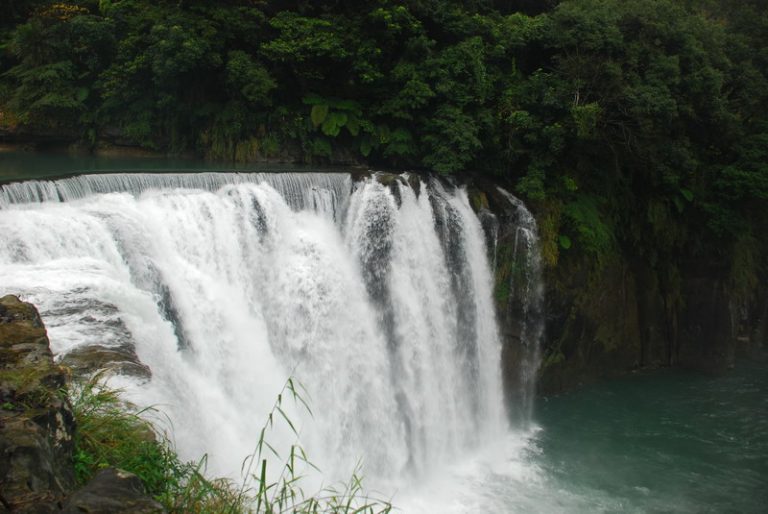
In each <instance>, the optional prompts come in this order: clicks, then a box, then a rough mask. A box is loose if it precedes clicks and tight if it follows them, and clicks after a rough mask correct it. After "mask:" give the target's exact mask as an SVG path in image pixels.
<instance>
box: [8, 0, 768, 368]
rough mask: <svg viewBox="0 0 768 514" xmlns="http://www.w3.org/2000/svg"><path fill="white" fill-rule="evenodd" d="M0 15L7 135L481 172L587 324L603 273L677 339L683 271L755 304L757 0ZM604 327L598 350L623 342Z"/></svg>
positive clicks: (767, 125)
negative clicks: (533, 221)
mask: <svg viewBox="0 0 768 514" xmlns="http://www.w3.org/2000/svg"><path fill="white" fill-rule="evenodd" d="M11 6H12V7H11V9H10V14H9V15H8V16H5V17H4V18H3V20H2V21H0V48H1V49H2V50H3V51H2V53H1V54H0V70H1V71H2V75H0V99H4V100H0V101H1V102H2V103H3V104H2V106H0V111H1V113H0V131H4V132H5V133H6V134H23V133H37V134H40V133H55V134H57V135H58V137H61V136H62V135H64V137H65V138H68V139H69V140H70V141H77V142H79V144H80V145H82V146H83V147H85V148H92V147H94V146H96V145H98V144H99V143H100V142H102V141H109V142H111V143H117V144H125V145H139V146H143V147H146V148H151V149H157V150H160V151H165V152H171V153H173V152H189V151H191V152H195V153H197V154H199V155H202V156H206V157H208V158H212V159H218V160H224V161H250V160H258V159H264V158H271V157H278V158H280V157H283V158H292V159H293V158H299V159H302V160H304V161H306V162H317V163H323V162H330V161H336V162H338V161H358V162H368V163H370V164H371V165H376V166H391V167H398V168H405V167H409V168H418V169H429V170H436V171H438V172H442V173H459V172H462V171H466V170H474V171H476V172H478V173H481V174H483V175H486V176H490V177H493V178H494V179H495V180H497V181H501V182H506V183H508V184H509V185H510V186H511V187H512V188H514V190H515V191H516V192H517V193H518V194H521V195H523V196H524V197H525V198H526V199H527V201H528V202H529V204H531V205H532V207H533V208H534V210H535V211H536V213H537V217H538V218H539V221H540V227H541V235H542V238H543V241H542V245H543V250H544V257H545V262H546V264H547V265H548V270H549V273H550V277H549V281H548V283H549V285H550V287H555V288H560V289H561V290H563V291H570V292H572V291H574V290H579V291H580V292H579V293H577V294H576V297H574V298H573V299H572V300H573V301H572V303H571V304H572V305H577V306H578V305H579V304H582V305H585V306H588V307H589V308H591V309H592V311H595V310H596V308H595V305H599V304H600V302H599V301H598V302H596V301H595V299H596V298H598V297H599V296H600V294H601V292H600V290H601V288H602V287H603V285H601V284H605V280H604V279H605V278H606V277H607V276H614V275H622V274H624V275H626V274H627V273H630V274H631V280H629V281H627V280H625V279H621V280H619V281H618V282H617V281H615V280H614V281H613V282H611V283H614V284H615V285H616V286H617V287H624V288H627V287H629V288H632V287H634V284H636V283H638V282H640V281H642V282H643V283H644V284H647V285H648V286H649V287H650V288H651V289H653V290H654V291H655V293H654V294H655V297H657V298H655V299H654V298H652V299H649V300H648V302H650V304H654V305H651V307H649V309H650V310H651V311H664V312H665V314H664V317H665V321H664V323H665V324H666V325H667V328H665V329H664V330H665V331H666V332H668V333H672V332H675V328H674V327H675V325H676V323H677V322H676V321H675V320H676V317H677V315H678V314H675V313H679V311H680V309H681V308H682V305H683V303H684V300H685V299H684V296H685V292H684V290H685V283H686V280H688V279H689V278H690V277H692V276H694V275H696V276H709V277H716V278H717V280H719V281H722V287H723V288H724V289H725V290H726V291H727V296H728V297H729V298H730V299H731V300H732V302H733V303H734V306H733V311H734V312H745V311H749V310H750V309H752V308H753V304H754V301H755V299H756V298H757V297H758V295H759V294H760V287H759V285H760V283H761V282H762V283H764V280H765V276H764V274H761V273H762V272H761V270H762V269H766V266H765V264H766V255H768V248H766V241H765V238H763V237H761V235H762V234H764V233H765V232H766V229H768V226H767V225H766V224H767V223H768V54H766V46H765V41H766V40H768V10H766V9H765V6H764V2H763V1H762V0H742V1H736V0H686V1H678V0H637V1H632V2H623V1H620V0H578V1H576V0H564V1H557V0H549V1H541V2H534V1H530V0H512V1H506V2H499V1H493V0H476V1H472V2H458V1H454V0H426V1H424V0H414V1H405V2H396V1H391V0H368V1H363V2H354V3H348V2H347V3H339V2H331V1H312V2H310V1H303V0H300V1H290V2H276V1H272V0H262V1H257V0H227V1H221V2H204V1H201V0H185V1H175V0H174V1H172V2H171V1H166V0H161V1H155V2H149V1H146V0H100V1H95V0H80V1H70V2H54V1H46V0H24V1H18V2H12V4H11ZM609 282H610V281H609ZM630 282H631V284H630ZM598 299H599V298H598ZM641 300H642V299H641ZM657 300H658V302H657ZM604 303H615V302H613V301H607V302H604ZM640 303H643V302H642V301H641V302H640ZM656 303H660V305H661V306H660V307H657V306H655V304H656ZM589 308H586V311H588V310H589ZM566 310H567V309H566ZM609 310H610V309H609ZM609 310H602V311H601V312H593V315H591V317H592V318H593V321H594V322H595V323H597V324H600V325H605V323H604V321H605V318H608V317H609V316H613V315H615V314H616V313H615V312H614V313H613V314H611V313H610V312H609ZM635 310H637V309H635ZM582 311H584V310H582ZM567 315H568V313H567V312H566V316H567ZM588 317H589V316H588ZM608 321H610V320H608ZM564 324H565V325H567V322H564ZM609 324H610V323H609ZM577 328H578V327H570V328H569V327H568V326H565V328H563V329H562V331H561V335H562V334H564V332H566V331H568V330H570V329H574V330H575V329H577ZM602 330H603V334H602V335H601V336H600V337H595V340H596V341H598V342H599V343H600V344H601V345H602V346H603V347H605V348H609V349H610V347H611V345H613V344H615V341H616V340H618V339H619V338H621V337H624V335H622V334H623V332H622V331H623V330H624V329H623V328H622V327H618V326H613V327H611V328H605V327H603V328H602ZM563 337H564V336H563ZM668 337H672V336H668ZM555 346H557V343H555ZM550 350H551V351H550V354H551V355H552V356H555V357H557V358H560V357H558V355H561V354H562V352H561V351H560V350H559V349H558V348H556V347H553V348H550ZM566 353H567V352H566ZM641 353H642V352H641ZM667 353H668V355H667V356H665V357H664V359H663V360H666V361H667V362H672V361H674V360H675V358H674V354H675V351H674V350H673V349H669V350H668V351H667ZM641 360H642V359H641Z"/></svg>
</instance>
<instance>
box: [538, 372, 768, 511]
mask: <svg viewBox="0 0 768 514" xmlns="http://www.w3.org/2000/svg"><path fill="white" fill-rule="evenodd" d="M537 419H538V422H539V423H540V425H541V427H542V430H541V432H540V433H539V434H538V437H537V439H538V447H539V449H540V452H541V453H540V455H539V463H540V466H541V467H542V468H543V470H544V472H545V475H547V476H548V477H549V479H551V480H552V482H553V483H556V484H559V485H560V486H561V487H562V488H563V489H564V490H566V491H568V492H570V493H573V494H576V495H577V496H580V497H582V498H590V497H591V498H594V500H595V501H594V503H593V506H594V507H595V510H598V511H599V510H601V509H604V510H602V511H604V512H613V511H619V512H658V513H662V512H685V513H695V512H713V513H715V512H717V513H725V512H733V513H737V512H738V513H742V512H755V513H757V512H768V363H766V362H761V363H755V362H742V363H739V366H738V367H737V369H735V370H732V371H731V372H730V373H728V374H726V375H724V376H720V377H711V376H704V375H698V374H693V373H686V372H680V371H677V372H661V373H656V374H652V375H649V376H640V377H629V378H626V379H623V380H617V381H613V382H609V383H604V384H599V385H593V386H591V387H587V388H585V389H583V390H581V391H578V392H575V393H572V394H568V395H563V396H561V397H557V398H552V399H549V400H544V401H541V402H540V404H539V409H538V415H537ZM576 510H581V509H576Z"/></svg>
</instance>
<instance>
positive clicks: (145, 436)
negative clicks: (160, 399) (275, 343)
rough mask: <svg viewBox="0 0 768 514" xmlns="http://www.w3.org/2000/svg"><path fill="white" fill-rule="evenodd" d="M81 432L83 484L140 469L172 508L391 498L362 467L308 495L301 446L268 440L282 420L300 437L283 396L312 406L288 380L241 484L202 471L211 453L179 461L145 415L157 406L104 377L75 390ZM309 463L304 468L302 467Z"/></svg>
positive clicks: (310, 507)
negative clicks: (275, 472)
mask: <svg viewBox="0 0 768 514" xmlns="http://www.w3.org/2000/svg"><path fill="white" fill-rule="evenodd" d="M70 397H71V401H72V406H73V411H74V415H75V420H76V423H77V431H76V434H75V473H76V478H77V481H78V483H80V484H83V483H85V482H87V481H88V480H89V479H90V478H91V477H92V476H93V475H94V474H96V472H97V471H98V470H99V469H102V468H105V467H117V468H120V469H123V470H125V471H129V472H131V473H134V474H135V475H137V476H138V477H139V478H140V479H141V480H142V482H144V485H145V487H146V489H147V492H148V493H149V494H150V495H152V496H153V497H154V498H155V499H157V500H158V501H159V502H160V503H162V504H163V505H164V506H165V508H166V509H167V510H168V511H169V512H171V513H201V514H202V513H206V514H207V513H211V514H213V513H216V514H219V513H225V514H237V513H246V512H247V513H255V514H277V513H288V512H291V513H300V514H319V513H332V514H358V513H359V514H387V513H389V512H391V505H390V504H389V503H388V502H382V501H378V500H370V499H369V498H367V497H366V496H365V495H364V494H363V487H362V479H361V478H360V475H359V466H358V468H357V469H356V470H355V471H354V473H353V474H352V477H351V479H350V480H349V481H348V482H346V483H344V484H341V485H339V486H331V487H326V488H324V489H322V490H321V491H319V492H317V493H315V494H305V491H304V490H303V489H302V486H301V483H302V478H303V476H302V475H301V474H300V471H299V469H300V468H314V469H317V467H315V466H314V464H312V463H311V462H310V461H309V459H308V458H307V455H306V453H305V451H304V449H303V448H302V447H301V446H300V445H299V444H293V445H291V447H290V451H289V454H288V455H287V456H285V457H284V458H283V457H281V456H280V454H279V453H278V452H277V450H275V449H274V448H273V447H272V446H271V445H270V444H269V442H268V441H267V437H266V436H267V434H268V432H269V431H270V430H271V429H273V428H274V427H275V425H276V424H277V423H280V424H284V425H285V426H286V427H287V428H289V429H290V430H291V431H292V432H293V433H294V434H295V435H296V437H297V439H298V432H297V430H296V428H295V426H294V424H293V422H292V421H291V419H290V418H289V417H288V415H287V414H286V413H285V410H284V408H283V402H284V399H285V398H290V399H292V400H293V401H294V402H295V403H296V404H297V405H300V406H301V407H302V408H304V409H306V410H307V411H308V412H309V413H310V414H311V411H310V410H309V406H308V404H307V403H306V402H305V401H304V399H303V398H302V396H301V395H300V394H299V393H298V392H297V390H296V388H295V387H294V382H293V380H292V379H289V380H288V381H287V383H286V385H285V386H284V387H283V390H282V391H281V392H280V394H278V396H277V399H276V401H275V404H274V406H273V407H272V410H271V411H270V412H269V414H268V417H267V421H266V423H265V424H264V426H263V427H262V429H261V431H260V433H259V438H258V441H257V444H256V448H255V450H254V452H253V454H251V455H250V456H248V457H247V458H246V459H245V460H244V462H243V469H242V471H243V475H244V476H246V477H248V478H246V479H245V480H243V482H242V483H241V484H235V483H233V482H232V481H231V480H229V479H224V478H217V479H210V478H208V477H206V476H205V468H206V462H207V457H203V458H202V459H201V460H200V461H199V462H197V463H194V462H182V461H181V460H180V458H179V456H178V454H177V453H176V452H175V451H174V449H173V446H172V444H171V442H170V441H169V439H168V438H167V436H166V435H165V434H161V433H158V432H157V430H156V429H155V428H154V426H153V425H152V423H151V422H150V421H148V420H147V417H151V416H157V415H158V414H159V413H158V411H157V410H155V409H152V408H146V409H143V410H135V409H132V408H131V407H130V406H129V405H126V404H125V403H124V402H123V401H122V400H121V399H120V391H119V390H115V389H111V388H109V387H107V386H106V385H104V384H103V383H102V382H100V381H99V377H98V376H97V377H95V378H94V379H92V380H90V381H88V382H86V383H84V384H80V385H77V386H74V387H73V388H72V390H71V391H70ZM275 461H277V462H278V464H277V465H278V466H280V467H279V468H278V469H279V471H280V472H279V477H278V478H277V479H276V480H275V481H270V480H269V479H268V478H267V469H268V468H269V469H271V467H272V466H274V465H275ZM304 465H306V466H304Z"/></svg>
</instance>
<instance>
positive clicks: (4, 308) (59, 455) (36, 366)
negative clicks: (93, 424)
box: [0, 296, 75, 512]
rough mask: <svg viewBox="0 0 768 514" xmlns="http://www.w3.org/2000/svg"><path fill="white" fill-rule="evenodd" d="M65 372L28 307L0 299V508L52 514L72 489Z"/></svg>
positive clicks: (70, 423) (71, 423)
mask: <svg viewBox="0 0 768 514" xmlns="http://www.w3.org/2000/svg"><path fill="white" fill-rule="evenodd" d="M65 383H66V373H65V370H64V369H63V368H61V367H59V366H56V365H55V364H54V363H53V356H52V355H51V350H50V348H49V346H48V337H47V335H46V332H45V327H44V326H43V323H42V321H41V320H40V315H39V314H38V312H37V310H36V309H35V307H34V306H32V305H30V304H28V303H23V302H21V301H20V300H19V299H18V298H16V297H15V296H5V297H3V298H1V299H0V505H2V507H3V508H5V509H6V510H7V511H10V512H54V511H56V510H58V505H59V502H60V501H61V499H62V498H63V497H64V496H65V495H66V493H67V492H68V491H70V490H72V488H73V487H74V485H75V480H74V470H73V467H72V451H73V436H74V421H73V417H72V409H71V408H70V405H69V402H68V400H67V399H66V396H65V394H64V386H65Z"/></svg>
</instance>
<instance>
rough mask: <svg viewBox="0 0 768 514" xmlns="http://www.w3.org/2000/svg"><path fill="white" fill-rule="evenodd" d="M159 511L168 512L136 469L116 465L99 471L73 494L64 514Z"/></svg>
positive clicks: (144, 513) (144, 512)
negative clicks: (134, 471) (131, 470)
mask: <svg viewBox="0 0 768 514" xmlns="http://www.w3.org/2000/svg"><path fill="white" fill-rule="evenodd" d="M121 512H125V513H132V514H155V513H160V512H165V509H164V508H163V506H162V505H160V504H159V503H158V502H156V501H155V500H153V499H152V498H149V497H148V496H147V495H146V494H145V492H144V484H142V483H141V480H140V479H139V477H137V476H136V475H134V474H133V473H128V472H127V471H122V470H119V469H115V468H107V469H103V470H101V471H99V472H98V473H97V474H96V476H94V477H93V478H92V479H91V481H90V482H88V484H86V485H85V486H84V487H83V488H82V489H80V490H79V491H77V492H76V493H74V494H73V495H72V496H70V497H69V498H68V499H67V501H66V503H65V504H64V509H63V510H62V514H116V513H121Z"/></svg>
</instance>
